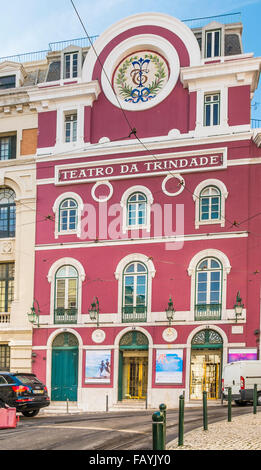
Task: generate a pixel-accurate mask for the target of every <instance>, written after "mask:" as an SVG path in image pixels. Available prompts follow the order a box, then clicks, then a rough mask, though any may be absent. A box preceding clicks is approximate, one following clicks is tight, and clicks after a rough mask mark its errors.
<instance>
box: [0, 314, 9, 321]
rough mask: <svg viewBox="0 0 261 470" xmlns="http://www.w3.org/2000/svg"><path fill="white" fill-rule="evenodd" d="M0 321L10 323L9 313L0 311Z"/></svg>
mask: <svg viewBox="0 0 261 470" xmlns="http://www.w3.org/2000/svg"><path fill="white" fill-rule="evenodd" d="M0 323H10V313H0Z"/></svg>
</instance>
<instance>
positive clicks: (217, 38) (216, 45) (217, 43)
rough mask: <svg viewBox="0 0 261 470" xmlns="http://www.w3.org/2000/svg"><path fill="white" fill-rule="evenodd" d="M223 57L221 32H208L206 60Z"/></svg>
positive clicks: (218, 30)
mask: <svg viewBox="0 0 261 470" xmlns="http://www.w3.org/2000/svg"><path fill="white" fill-rule="evenodd" d="M220 55H221V31H220V29H217V30H215V31H207V32H206V54H205V56H206V58H208V57H219V56H220Z"/></svg>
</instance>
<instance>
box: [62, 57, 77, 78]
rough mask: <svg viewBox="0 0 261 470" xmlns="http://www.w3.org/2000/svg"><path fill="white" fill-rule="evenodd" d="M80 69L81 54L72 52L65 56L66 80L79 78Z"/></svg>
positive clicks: (64, 74) (64, 73)
mask: <svg viewBox="0 0 261 470" xmlns="http://www.w3.org/2000/svg"><path fill="white" fill-rule="evenodd" d="M78 69H79V53H78V52H70V53H68V54H64V72H63V77H64V79H66V78H76V77H78Z"/></svg>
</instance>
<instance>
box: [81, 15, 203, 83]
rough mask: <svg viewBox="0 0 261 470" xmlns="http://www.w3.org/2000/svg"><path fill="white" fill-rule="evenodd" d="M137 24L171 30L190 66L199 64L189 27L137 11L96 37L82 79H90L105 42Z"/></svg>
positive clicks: (193, 37) (168, 18)
mask: <svg viewBox="0 0 261 470" xmlns="http://www.w3.org/2000/svg"><path fill="white" fill-rule="evenodd" d="M138 26H142V27H144V26H159V27H161V28H165V29H167V30H169V31H171V32H173V33H174V34H176V35H177V36H178V37H179V38H180V39H181V41H182V42H183V43H184V45H185V47H186V49H187V51H188V54H189V57H190V66H194V65H200V63H201V54H200V49H199V45H198V42H197V40H196V37H195V35H194V34H193V32H192V31H191V29H190V28H189V27H188V26H187V25H186V24H185V23H184V22H182V21H180V20H178V19H177V18H173V16H170V15H166V14H163V13H158V12H157V13H146V15H144V13H139V14H136V15H132V16H129V17H127V18H125V19H123V20H120V21H118V22H117V23H115V24H114V25H112V26H110V27H109V28H108V29H107V30H106V31H105V32H103V34H101V36H99V37H98V39H97V40H96V41H95V43H94V47H93V48H90V50H89V52H88V54H87V56H86V59H85V62H84V65H83V70H82V80H83V81H86V82H89V81H92V75H93V70H94V67H95V65H96V63H97V56H99V55H100V54H101V52H102V51H103V49H104V47H105V46H106V45H107V44H109V43H110V42H111V41H112V40H113V39H114V38H116V37H117V36H118V35H120V34H121V33H123V32H125V31H127V30H130V29H132V28H136V27H138ZM163 55H164V54H163Z"/></svg>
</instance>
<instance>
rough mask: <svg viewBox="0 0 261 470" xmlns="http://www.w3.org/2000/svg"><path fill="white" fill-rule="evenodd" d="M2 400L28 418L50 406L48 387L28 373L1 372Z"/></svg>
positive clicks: (0, 391)
mask: <svg viewBox="0 0 261 470" xmlns="http://www.w3.org/2000/svg"><path fill="white" fill-rule="evenodd" d="M0 399H1V400H2V401H3V402H4V403H6V404H7V405H9V406H10V407H15V408H16V410H17V411H19V412H21V413H22V414H23V415H24V416H26V417H28V418H29V417H30V418H31V417H33V416H36V415H37V414H38V413H39V411H40V409H41V408H44V407H46V406H49V405H50V398H49V396H48V391H47V388H46V386H45V385H44V384H43V383H42V382H40V381H39V380H38V379H37V377H36V376H35V374H28V373H11V372H0Z"/></svg>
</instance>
